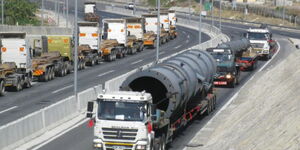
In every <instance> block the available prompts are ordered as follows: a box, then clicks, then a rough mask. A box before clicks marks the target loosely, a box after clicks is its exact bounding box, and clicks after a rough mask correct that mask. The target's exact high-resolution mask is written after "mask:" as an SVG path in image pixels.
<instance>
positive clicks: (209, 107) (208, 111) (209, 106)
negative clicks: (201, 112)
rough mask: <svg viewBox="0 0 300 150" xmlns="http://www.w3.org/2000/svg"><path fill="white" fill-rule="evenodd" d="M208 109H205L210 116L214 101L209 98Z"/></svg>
mask: <svg viewBox="0 0 300 150" xmlns="http://www.w3.org/2000/svg"><path fill="white" fill-rule="evenodd" d="M207 103H208V104H207V110H206V111H205V115H206V116H208V115H209V114H210V113H211V108H212V107H211V105H212V102H211V100H207Z"/></svg>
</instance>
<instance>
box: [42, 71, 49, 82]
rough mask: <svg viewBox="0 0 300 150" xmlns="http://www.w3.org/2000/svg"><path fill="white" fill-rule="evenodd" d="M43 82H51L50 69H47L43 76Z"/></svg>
mask: <svg viewBox="0 0 300 150" xmlns="http://www.w3.org/2000/svg"><path fill="white" fill-rule="evenodd" d="M43 80H44V82H47V81H49V69H48V68H47V69H46V72H45V74H44V75H43Z"/></svg>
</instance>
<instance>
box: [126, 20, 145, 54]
mask: <svg viewBox="0 0 300 150" xmlns="http://www.w3.org/2000/svg"><path fill="white" fill-rule="evenodd" d="M125 19H126V22H127V30H128V32H129V33H130V34H131V35H134V36H135V37H136V38H137V41H136V45H137V51H138V52H141V51H143V50H144V40H143V35H144V32H145V19H144V18H139V17H128V18H125Z"/></svg>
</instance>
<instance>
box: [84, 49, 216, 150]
mask: <svg viewBox="0 0 300 150" xmlns="http://www.w3.org/2000/svg"><path fill="white" fill-rule="evenodd" d="M215 73H216V64H215V60H214V58H213V57H212V56H211V55H210V54H209V53H208V52H206V51H199V50H190V51H186V52H183V53H181V54H179V55H177V56H175V57H172V58H170V59H167V60H165V61H164V62H162V63H159V64H156V65H154V66H151V67H149V68H147V69H144V70H139V71H138V72H135V73H133V74H131V75H129V76H128V77H127V78H126V79H125V80H124V82H123V83H122V84H121V86H120V90H119V91H106V92H105V91H104V92H103V93H101V94H99V95H98V98H97V100H95V101H90V102H88V111H87V117H89V118H92V119H91V122H94V123H95V124H94V125H95V126H94V140H93V146H94V148H95V149H101V150H108V149H128V150H136V149H143V150H152V149H166V145H167V144H168V143H170V142H172V139H173V137H174V136H175V135H176V133H178V131H179V130H178V129H180V128H182V127H184V126H186V125H187V124H188V122H189V121H191V120H192V119H193V118H195V117H196V116H197V115H202V114H209V113H211V111H213V110H214V109H215V104H216V96H215V94H214V90H213V76H214V74H215ZM94 108H95V109H94Z"/></svg>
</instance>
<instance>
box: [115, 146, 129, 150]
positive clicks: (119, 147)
mask: <svg viewBox="0 0 300 150" xmlns="http://www.w3.org/2000/svg"><path fill="white" fill-rule="evenodd" d="M112 148H113V149H114V150H123V149H125V148H126V147H124V146H113V147H112Z"/></svg>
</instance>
